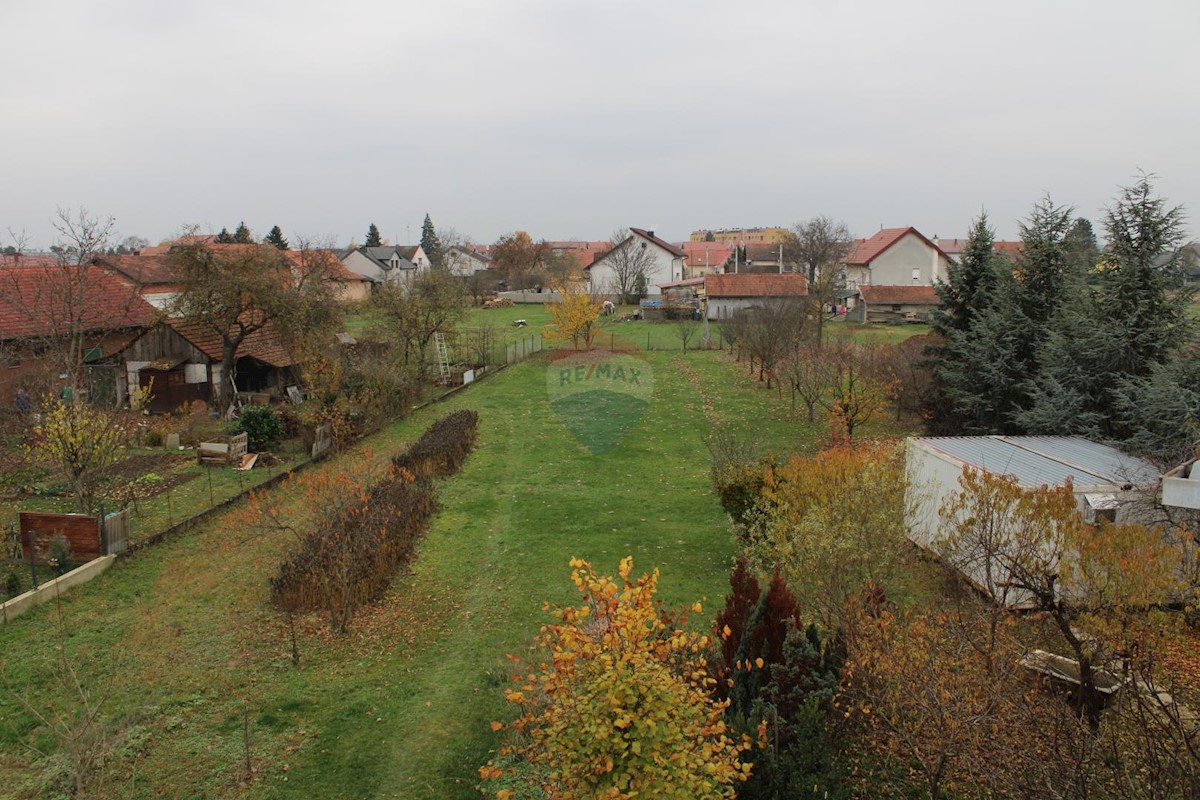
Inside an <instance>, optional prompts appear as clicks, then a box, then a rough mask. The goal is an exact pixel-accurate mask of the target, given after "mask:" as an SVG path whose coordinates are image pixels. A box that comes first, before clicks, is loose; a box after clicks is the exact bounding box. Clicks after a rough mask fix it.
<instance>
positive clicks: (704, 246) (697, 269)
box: [679, 241, 734, 278]
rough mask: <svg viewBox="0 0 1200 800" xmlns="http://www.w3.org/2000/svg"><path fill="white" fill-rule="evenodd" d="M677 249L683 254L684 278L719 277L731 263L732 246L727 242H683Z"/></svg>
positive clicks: (726, 270)
mask: <svg viewBox="0 0 1200 800" xmlns="http://www.w3.org/2000/svg"><path fill="white" fill-rule="evenodd" d="M679 249H680V250H682V251H683V252H684V256H685V259H686V262H685V265H684V272H685V273H686V275H685V277H688V278H699V277H702V276H704V275H721V274H724V273H725V272H731V271H732V269H727V266H728V265H729V264H732V263H733V250H734V245H732V244H730V243H728V242H705V241H699V242H683V243H681V244H680V245H679Z"/></svg>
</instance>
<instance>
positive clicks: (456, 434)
mask: <svg viewBox="0 0 1200 800" xmlns="http://www.w3.org/2000/svg"><path fill="white" fill-rule="evenodd" d="M478 429H479V415H478V414H476V413H475V412H474V411H455V412H454V413H453V414H447V415H446V416H444V417H442V418H441V419H439V420H438V421H437V422H435V423H433V424H432V425H430V426H429V429H428V430H427V431H425V433H423V434H422V435H421V438H420V439H418V440H417V441H416V442H415V443H414V444H413V446H412V447H410V448H408V450H406V451H405V452H403V453H401V454H400V455H398V456H396V457H395V458H393V459H392V465H393V466H395V467H397V468H398V469H403V470H407V471H408V472H410V473H412V474H413V475H425V476H428V477H431V478H445V477H447V476H449V475H453V474H454V473H456V472H458V471H459V470H460V469H462V465H463V462H464V461H466V460H467V455H468V454H469V453H470V452H471V449H472V448H473V447H474V446H475V434H476V432H477V431H478Z"/></svg>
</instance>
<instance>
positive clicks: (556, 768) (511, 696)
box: [480, 558, 751, 800]
mask: <svg viewBox="0 0 1200 800" xmlns="http://www.w3.org/2000/svg"><path fill="white" fill-rule="evenodd" d="M570 565H571V568H572V572H571V579H572V581H573V582H574V584H575V587H576V589H577V590H578V591H579V593H580V595H581V596H582V601H583V602H582V604H581V605H579V606H577V607H565V608H556V609H554V611H553V612H552V613H553V615H554V617H555V618H556V619H557V620H558V622H557V623H556V624H552V625H547V626H545V627H544V628H543V629H542V633H541V635H540V636H538V638H537V641H538V644H539V645H540V646H541V647H542V648H543V649H544V651H545V652H546V653H547V654H548V657H549V659H550V660H549V661H548V662H546V663H543V664H541V665H540V666H539V668H538V669H537V670H533V671H531V674H528V675H521V676H518V678H517V682H518V683H519V684H520V685H519V686H518V687H516V688H514V689H513V690H510V691H509V692H508V693H507V696H508V700H509V702H512V703H514V704H515V705H517V706H518V707H519V708H520V710H521V716H520V717H519V718H518V719H517V720H516V721H515V722H512V723H510V724H509V725H508V726H506V727H507V728H509V729H510V730H511V731H513V732H514V734H513V735H514V738H515V739H516V741H517V742H518V744H516V745H514V746H513V747H512V748H510V749H509V750H508V751H507V752H508V754H509V755H515V756H516V757H517V758H518V759H519V761H523V762H524V763H525V764H527V765H529V766H531V767H532V769H530V770H528V771H527V772H526V773H525V774H527V775H536V776H539V777H538V778H537V780H538V781H539V782H540V784H541V785H540V787H539V788H541V790H542V791H543V792H545V794H546V796H548V797H551V798H572V800H590V799H591V798H613V799H614V800H621V799H622V798H634V797H637V798H680V800H683V799H684V798H686V799H687V800H708V799H709V798H713V799H715V798H732V797H734V796H735V786H736V784H737V783H738V782H739V781H743V780H745V779H746V776H747V775H748V774H749V769H750V765H749V764H746V763H743V762H742V761H741V758H740V756H741V753H742V752H743V751H745V750H746V749H748V748H749V747H750V746H751V744H750V742H749V741H748V740H747V739H745V738H743V739H742V740H741V741H735V740H734V739H733V738H731V737H730V736H729V735H728V732H727V730H726V727H725V722H724V719H723V711H724V709H725V704H722V703H719V702H716V701H714V700H713V699H712V696H711V694H710V689H711V686H712V682H713V681H712V679H711V678H709V677H708V670H707V669H706V668H705V667H706V662H705V659H704V652H705V650H706V648H707V647H708V645H709V640H708V637H707V636H703V635H700V634H698V633H694V632H691V631H686V630H682V629H679V628H675V627H673V626H672V625H669V624H668V623H667V622H666V621H664V620H663V619H662V618H661V617H660V616H659V614H658V611H657V607H656V605H655V603H654V595H655V592H656V591H657V588H658V577H659V574H658V570H655V571H654V572H653V574H650V575H646V574H643V575H642V576H641V577H639V578H636V579H634V578H632V577H631V576H632V573H633V559H632V558H625V559H623V560H622V561H621V565H620V571H619V575H618V578H617V579H615V580H614V579H613V578H611V577H608V576H601V575H598V574H597V573H596V572H595V570H594V569H593V568H592V566H591V565H590V564H588V563H587V562H586V561H581V560H572V561H571V564H570ZM497 772H498V770H497V768H496V766H495V764H494V762H493V763H491V764H488V765H487V766H485V767H483V768H481V769H480V775H481V777H483V778H484V779H493V778H500V777H501V776H504V775H507V776H509V777H511V775H512V773H511V772H510V771H509V770H499V774H497ZM510 785H511V784H510ZM507 791H508V789H501V790H500V791H499V792H498V793H497V795H496V796H497V797H501V796H504V793H505V792H507Z"/></svg>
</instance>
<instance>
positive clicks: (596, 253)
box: [546, 240, 612, 267]
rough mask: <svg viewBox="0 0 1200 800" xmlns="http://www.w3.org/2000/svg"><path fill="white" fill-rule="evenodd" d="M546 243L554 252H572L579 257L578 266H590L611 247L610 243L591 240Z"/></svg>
mask: <svg viewBox="0 0 1200 800" xmlns="http://www.w3.org/2000/svg"><path fill="white" fill-rule="evenodd" d="M546 245H547V246H548V247H549V248H550V249H551V250H552V251H554V252H555V253H560V254H566V253H570V254H572V255H573V256H575V257H576V258H577V259H579V266H581V267H590V266H591V265H592V264H594V263H595V261H596V259H598V258H599V257H600V256H602V255H604V254H605V253H607V252H608V251H609V250H611V249H612V244H610V243H609V242H591V241H582V240H581V241H561V242H546Z"/></svg>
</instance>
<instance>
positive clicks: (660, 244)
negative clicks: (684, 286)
mask: <svg viewBox="0 0 1200 800" xmlns="http://www.w3.org/2000/svg"><path fill="white" fill-rule="evenodd" d="M635 247H636V248H641V249H642V250H644V251H645V252H646V253H647V254H648V255H649V258H648V259H647V263H646V268H645V270H644V272H643V274H642V278H643V282H644V284H645V287H646V294H647V295H650V296H658V295H659V294H660V293H661V290H660V289H659V287H658V285H659V284H660V283H666V282H669V281H677V280H682V279H683V277H684V274H683V270H684V261H685V259H686V257H687V254H686V253H684V252H683V250H681V249H679V248H678V247H676V246H675V245H673V244H671V243H670V242H666V241H663V240H662V239H660V238H658V237H657V236H655V235H654V231H647V230H642V229H641V228H630V229H629V236H627V237H626V238H625V241H623V242H621V243H620V244H619V245H617V246H616V247H614V248H612V249H611V250H609V251H608V252H606V253H603V254H602V255H601V256H600V257H599V258H597V259H596V260H595V261H594V262H592V263H591V264H590V265H587V266H585V267H584V268H583V273H584V276H585V277H586V278H587V280H588V284H589V285H590V286H591V291H592V292H593V293H596V294H607V295H615V294H616V293H617V291H618V290H617V286H618V281H617V273H616V270H615V269H614V266H613V264H614V261H615V259H617V258H619V257H620V256H618V255H617V254H618V253H619V251H621V250H624V249H625V248H635Z"/></svg>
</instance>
